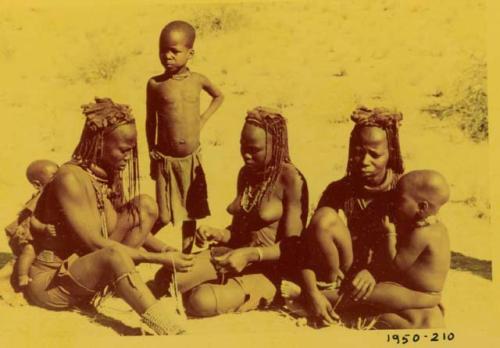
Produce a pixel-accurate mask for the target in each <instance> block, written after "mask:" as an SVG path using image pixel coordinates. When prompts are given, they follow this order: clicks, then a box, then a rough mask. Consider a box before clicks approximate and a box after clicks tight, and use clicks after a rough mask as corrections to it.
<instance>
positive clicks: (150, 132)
mask: <svg viewBox="0 0 500 348" xmlns="http://www.w3.org/2000/svg"><path fill="white" fill-rule="evenodd" d="M146 139H147V141H148V150H149V153H151V151H153V150H154V148H155V146H156V109H155V106H154V101H153V80H152V79H151V80H149V81H148V85H147V87H146Z"/></svg>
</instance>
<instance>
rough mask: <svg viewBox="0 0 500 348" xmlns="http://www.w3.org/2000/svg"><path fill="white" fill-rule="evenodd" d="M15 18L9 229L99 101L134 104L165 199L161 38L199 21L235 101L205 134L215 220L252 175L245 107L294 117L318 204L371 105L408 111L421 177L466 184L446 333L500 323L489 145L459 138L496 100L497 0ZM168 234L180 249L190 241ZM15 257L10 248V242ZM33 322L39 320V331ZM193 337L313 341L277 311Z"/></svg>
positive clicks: (70, 318) (22, 14)
mask: <svg viewBox="0 0 500 348" xmlns="http://www.w3.org/2000/svg"><path fill="white" fill-rule="evenodd" d="M2 7H3V10H2V11H1V12H0V42H1V43H2V44H1V45H0V66H1V70H2V72H1V80H2V86H3V88H2V89H1V90H0V105H1V112H2V117H3V119H4V120H7V122H4V123H3V125H2V127H0V128H1V129H0V137H1V139H2V146H3V151H2V152H1V153H0V162H1V163H3V166H2V170H1V171H0V192H1V196H2V199H1V201H0V225H1V226H4V225H7V224H8V223H9V222H10V221H11V220H12V219H13V218H14V217H15V214H16V212H17V211H18V210H19V208H20V207H21V206H22V204H23V202H24V201H26V200H27V199H28V198H29V196H30V194H31V187H30V186H29V184H28V182H27V181H26V179H25V177H24V171H25V168H26V166H27V164H28V163H29V162H30V161H31V160H33V159H39V158H48V159H52V160H54V161H56V162H59V163H63V162H64V161H66V160H68V159H69V157H70V154H71V152H72V150H73V148H74V146H75V145H76V142H77V140H78V137H79V135H80V131H81V127H82V122H83V117H82V116H81V115H80V108H79V107H80V105H81V104H84V103H87V102H89V101H91V100H92V99H93V97H94V96H109V97H111V98H113V99H114V100H116V101H118V102H122V103H127V104H130V105H131V107H132V108H133V110H134V114H135V116H136V118H137V121H138V128H139V134H140V136H139V147H140V156H141V157H140V159H141V160H142V162H141V170H142V181H141V185H142V191H143V192H144V193H149V194H153V192H154V191H153V183H152V181H151V180H149V178H148V176H147V173H148V171H147V170H148V162H147V149H146V142H145V134H144V115H145V86H146V81H147V79H148V77H150V76H152V75H154V74H158V73H160V72H161V71H162V70H161V65H160V63H159V60H158V57H157V56H158V54H157V40H158V35H159V32H160V30H161V28H162V27H163V26H164V25H165V24H166V23H167V22H169V21H170V20H174V19H184V20H187V21H189V22H191V23H193V24H194V25H195V26H196V27H197V29H198V38H197V42H196V44H195V50H196V54H195V57H194V59H193V60H192V62H191V64H190V67H191V69H192V70H194V71H199V72H202V73H203V74H205V75H207V76H208V77H209V78H210V79H211V80H212V81H213V82H214V83H216V84H218V85H219V86H220V87H221V89H222V90H223V92H224V93H225V95H226V100H225V103H224V105H223V106H222V108H221V109H220V110H219V111H218V112H217V113H216V114H215V115H214V116H213V118H212V119H211V120H210V121H209V122H208V124H207V126H206V127H205V129H204V130H203V134H202V146H203V156H204V160H205V164H206V172H207V178H208V182H209V196H210V200H211V207H212V213H213V216H212V217H210V218H208V219H207V221H206V222H207V223H212V224H217V225H219V224H221V225H222V224H226V223H228V222H229V217H228V216H227V214H226V213H225V206H226V204H227V203H228V202H229V201H230V199H231V198H232V196H233V195H234V193H235V185H236V183H235V180H236V174H237V171H238V169H239V167H240V166H241V159H240V155H239V132H240V129H241V126H242V122H243V119H244V116H245V112H246V110H248V109H250V108H252V107H254V106H256V105H270V106H274V107H278V108H280V109H282V110H283V113H284V115H285V116H286V117H287V119H288V127H289V142H290V151H291V156H292V160H293V161H294V162H295V164H296V165H297V166H298V167H299V168H300V169H301V170H302V172H303V173H304V174H305V176H306V178H307V179H308V184H309V189H310V201H311V208H314V205H315V204H316V202H317V200H318V198H319V195H320V194H321V192H322V190H323V189H324V188H325V187H326V185H327V184H328V183H329V182H330V181H332V180H334V179H337V178H340V177H341V176H342V175H343V173H344V170H345V165H346V160H347V145H348V136H349V131H350V129H351V127H352V124H351V122H350V121H349V115H350V112H351V111H352V110H353V109H354V108H355V107H356V106H358V105H367V106H386V107H391V108H397V109H398V110H400V111H402V112H403V114H404V122H403V127H402V128H401V143H402V151H403V156H404V158H405V163H406V167H407V170H412V169H422V168H433V169H436V170H438V171H441V172H442V173H443V174H444V175H445V176H446V177H447V179H448V180H449V182H450V184H451V186H452V198H451V202H450V203H449V204H448V205H447V206H445V207H444V208H443V211H442V219H443V220H444V221H445V223H446V224H447V226H448V228H449V230H450V235H451V243H452V249H453V251H454V252H455V253H454V268H455V270H453V271H451V272H450V275H449V279H448V283H447V286H446V290H445V294H444V302H445V304H446V305H447V323H448V325H449V326H450V327H454V328H473V329H474V330H477V331H478V332H481V330H484V331H487V330H489V329H490V328H492V327H493V323H492V322H489V321H479V320H478V318H479V317H480V316H481V315H483V314H484V313H485V312H487V311H488V308H489V305H490V301H491V298H492V282H491V281H490V280H491V262H489V260H491V258H492V252H493V251H492V248H491V245H492V239H491V234H490V197H489V187H490V183H489V180H488V175H487V173H488V171H489V167H488V144H487V141H485V140H484V137H482V135H481V134H482V133H481V132H479V131H477V127H476V128H473V129H472V131H470V129H469V132H467V131H464V130H462V129H461V128H460V127H461V125H462V126H463V122H464V112H463V109H460V108H458V107H455V106H457V105H459V106H460V105H462V106H463V105H465V106H464V107H467V105H468V107H469V108H470V110H471V113H472V115H473V122H476V121H477V120H480V119H481V116H482V114H481V107H480V106H481V105H480V104H481V102H482V101H483V100H482V99H481V98H479V97H478V98H475V99H474V98H472V99H471V98H469V96H470V95H471V94H472V95H473V96H476V97H477V96H481V95H482V94H481V91H484V92H485V88H486V46H487V44H486V34H487V33H486V19H487V12H486V4H485V1H468V0H456V1H451V0H446V1H440V2H434V1H430V0H429V1H405V2H399V1H368V0H366V1H355V2H347V1H324V2H323V1H315V2H292V3H289V2H276V3H271V2H265V3H242V4H184V5H180V4H179V3H176V4H175V3H172V2H164V1H146V2H139V1H130V0H128V1H120V2H118V1H107V2H103V1H101V2H95V1H90V2H75V3H66V2H63V1H50V2H49V1H42V2H38V1H23V2H16V3H14V2H10V3H8V4H5V5H2ZM464 100H466V101H468V103H469V104H467V103H465V104H464ZM471 100H473V101H472V102H471ZM203 101H204V103H205V105H206V103H208V99H207V98H206V97H204V99H203ZM471 103H472V104H471ZM460 110H462V111H460ZM433 115H434V116H433ZM436 115H437V116H441V117H435V116H436ZM483 116H484V115H483ZM467 121H468V122H469V124H470V123H471V121H470V119H467ZM462 128H463V127H462ZM478 134H479V135H478ZM161 233H162V236H163V237H164V238H165V239H169V240H171V241H172V242H173V243H178V237H177V234H176V233H175V231H171V230H169V229H166V230H164V231H162V232H161ZM0 252H2V253H4V255H6V254H5V253H8V252H9V249H8V246H7V243H6V240H5V236H4V235H3V234H1V235H0ZM481 260H483V262H481ZM141 269H142V271H143V272H144V274H145V275H147V274H151V273H152V272H153V271H154V269H153V267H152V266H148V265H143V266H142V268H141ZM3 291H4V290H2V296H4V297H7V295H4V294H7V293H4V292H3ZM0 313H1V316H2V317H4V316H5V317H8V318H10V319H9V320H8V321H3V320H2V333H1V334H0V336H2V335H4V334H5V335H6V336H5V337H8V336H11V335H12V336H14V335H34V336H36V335H38V334H42V333H44V334H50V335H56V336H65V335H68V337H69V336H71V337H75V336H78V335H82V336H88V335H117V334H137V327H138V318H136V317H135V316H134V315H133V313H131V312H130V311H128V309H127V307H126V306H125V305H124V303H123V302H121V300H118V299H113V300H111V301H110V303H109V305H107V306H106V307H105V308H104V309H103V314H102V315H101V316H100V317H94V318H90V317H88V316H84V315H81V314H77V313H72V312H64V313H55V312H48V311H45V310H41V309H38V308H34V307H22V308H20V307H11V306H9V305H8V304H7V303H6V302H5V301H1V300H0ZM27 317H29V318H36V319H32V320H30V321H28V322H26V321H25V318H27ZM20 323H24V324H22V325H21V324H20ZM190 329H191V331H192V333H193V334H205V333H209V332H210V333H214V332H215V333H225V332H228V331H231V332H233V333H234V332H236V333H238V332H241V333H244V332H262V331H266V332H267V331H269V332H281V331H283V332H286V331H289V330H299V331H300V330H303V331H309V330H312V329H310V328H308V327H302V326H301V323H300V322H299V323H298V322H297V321H295V320H292V319H290V318H288V317H285V316H283V315H281V314H279V313H275V312H270V313H266V312H253V313H247V314H242V315H227V316H221V317H219V318H214V319H205V320H193V321H191V322H190ZM326 330H343V329H342V328H338V327H336V328H331V329H326ZM0 340H1V338H0Z"/></svg>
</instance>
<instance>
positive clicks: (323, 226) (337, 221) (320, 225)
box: [309, 207, 344, 235]
mask: <svg viewBox="0 0 500 348" xmlns="http://www.w3.org/2000/svg"><path fill="white" fill-rule="evenodd" d="M343 225H344V223H343V221H342V219H341V218H340V216H339V214H337V212H336V211H335V210H333V209H331V208H328V207H324V208H320V209H318V210H317V211H316V212H315V213H314V216H313V217H312V218H311V222H310V224H309V229H311V230H312V231H313V232H314V233H315V234H330V235H331V234H332V233H335V230H336V228H337V227H339V226H343Z"/></svg>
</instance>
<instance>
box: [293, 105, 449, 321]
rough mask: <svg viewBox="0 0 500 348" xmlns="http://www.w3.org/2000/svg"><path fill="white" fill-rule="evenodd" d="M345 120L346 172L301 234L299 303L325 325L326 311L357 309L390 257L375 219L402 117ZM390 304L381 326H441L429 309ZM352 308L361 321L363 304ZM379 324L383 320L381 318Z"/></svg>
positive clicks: (387, 190) (374, 112) (386, 191)
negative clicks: (351, 125)
mask: <svg viewBox="0 0 500 348" xmlns="http://www.w3.org/2000/svg"><path fill="white" fill-rule="evenodd" d="M351 119H352V120H353V121H354V123H355V125H354V128H353V130H352V132H351V136H350V141H349V157H348V163H347V173H346V175H345V176H344V177H343V178H342V179H340V180H338V181H334V182H332V183H331V184H330V185H328V187H327V188H326V190H325V191H324V192H323V195H322V197H321V199H320V201H319V204H318V208H317V210H316V211H315V213H314V215H313V217H312V218H311V222H310V225H309V226H308V228H307V230H306V232H305V233H304V239H305V245H306V248H305V249H306V250H307V251H306V257H304V260H307V261H306V263H305V264H304V265H303V266H302V281H303V288H304V291H303V295H304V296H303V299H304V300H305V301H306V303H307V305H308V311H309V313H310V315H311V316H312V317H313V318H314V319H316V320H318V321H319V322H320V323H322V324H325V325H328V324H330V323H331V322H332V321H333V320H335V319H337V318H338V317H337V314H336V313H335V311H334V309H335V307H336V306H337V305H339V308H338V309H339V313H341V314H352V313H353V311H352V305H353V302H354V303H362V304H363V303H364V301H363V300H367V299H368V298H369V296H370V294H371V293H372V291H373V289H374V287H375V285H376V283H377V282H379V281H383V280H389V279H390V276H391V275H390V274H388V273H387V270H388V269H390V267H389V262H390V258H389V256H388V251H387V248H386V245H387V243H386V242H385V238H386V234H387V231H386V229H385V228H384V223H383V221H384V219H385V217H387V216H388V215H389V209H390V207H391V205H390V202H391V199H390V198H391V194H392V191H393V189H394V188H395V187H396V184H397V182H398V179H399V178H400V177H401V175H402V174H403V171H404V168H403V159H402V157H401V150H400V145H399V135H398V128H399V125H400V122H401V120H402V114H401V113H399V112H394V111H391V110H388V109H385V108H375V109H369V108H366V107H360V108H358V109H356V110H355V111H354V112H353V114H352V115H351ZM342 215H344V217H345V219H342V218H341V216H342ZM344 220H346V221H344ZM344 295H348V296H344ZM407 295H408V298H413V299H414V301H413V303H427V302H429V303H430V301H427V298H423V297H421V296H420V294H419V293H417V292H412V291H410V290H408V294H407ZM422 296H425V294H422ZM433 301H434V300H433ZM396 302H398V301H395V306H394V308H385V309H384V308H382V310H381V312H382V313H383V312H384V311H395V312H397V313H390V314H387V315H386V318H389V319H390V320H386V322H388V325H389V326H393V327H394V328H397V327H400V328H403V327H402V326H403V324H402V323H404V327H406V328H409V327H415V328H417V327H435V326H441V325H442V316H441V313H440V311H439V309H438V308H437V307H433V308H425V307H426V305H422V306H420V307H412V304H410V305H407V303H403V304H401V302H402V301H401V302H398V303H396ZM407 302H408V303H411V302H412V301H407ZM434 305H435V304H432V305H429V306H430V307H432V306H434ZM343 308H344V309H345V311H344V313H342V311H343ZM347 308H349V309H347ZM359 308H360V312H357V313H359V314H361V315H365V314H366V315H367V313H368V311H365V309H367V308H368V307H367V306H366V305H365V306H364V307H363V305H362V306H361V307H359ZM415 308H419V309H415ZM370 311H371V310H370ZM371 314H373V313H372V312H371ZM378 314H380V312H379V313H378ZM395 317H397V319H394V318H395ZM379 318H380V319H384V315H380V316H379ZM400 319H403V320H400ZM382 321H384V320H381V321H380V322H382Z"/></svg>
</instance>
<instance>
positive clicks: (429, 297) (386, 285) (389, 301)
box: [366, 282, 441, 311]
mask: <svg viewBox="0 0 500 348" xmlns="http://www.w3.org/2000/svg"><path fill="white" fill-rule="evenodd" d="M440 300H441V296H440V295H439V294H428V293H424V292H420V291H415V290H412V289H408V288H406V287H404V286H402V285H400V284H397V283H391V282H382V283H377V285H375V288H374V289H373V292H372V293H371V294H370V297H369V298H368V299H366V302H367V303H369V304H371V305H373V306H376V307H378V308H382V309H384V310H389V311H403V310H406V309H420V308H432V307H434V306H437V305H438V304H439V302H440Z"/></svg>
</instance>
